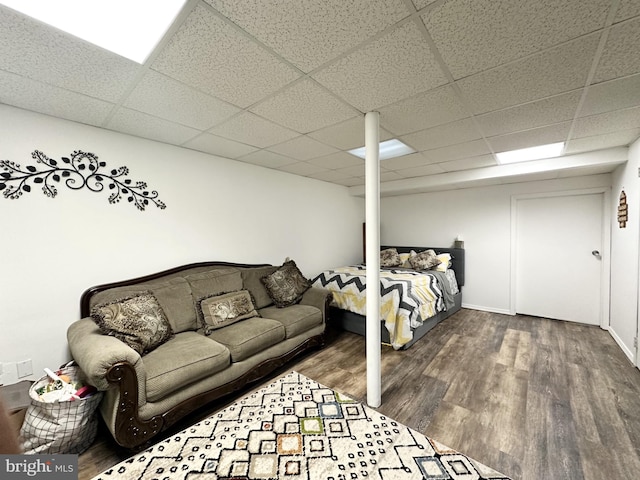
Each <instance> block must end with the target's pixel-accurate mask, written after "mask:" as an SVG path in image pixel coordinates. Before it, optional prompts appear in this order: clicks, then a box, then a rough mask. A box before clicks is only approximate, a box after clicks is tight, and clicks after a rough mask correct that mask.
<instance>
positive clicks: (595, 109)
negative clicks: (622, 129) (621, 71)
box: [580, 74, 640, 117]
mask: <svg viewBox="0 0 640 480" xmlns="http://www.w3.org/2000/svg"><path fill="white" fill-rule="evenodd" d="M636 105H640V74H639V75H632V76H630V77H626V78H621V79H618V80H611V81H609V82H604V83H599V84H597V85H592V86H590V87H589V89H588V90H587V96H586V98H585V101H584V103H583V104H582V108H581V109H580V116H581V117H586V116H588V115H594V114H597V113H605V112H608V111H612V110H619V109H623V108H627V107H634V106H636Z"/></svg>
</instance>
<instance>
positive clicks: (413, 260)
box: [409, 250, 440, 270]
mask: <svg viewBox="0 0 640 480" xmlns="http://www.w3.org/2000/svg"><path fill="white" fill-rule="evenodd" d="M409 263H410V264H411V267H412V268H413V269H414V270H430V269H432V268H433V267H435V266H437V265H440V260H439V259H438V257H437V256H436V252H435V251H433V250H425V251H423V252H420V253H418V254H416V255H413V256H412V257H409Z"/></svg>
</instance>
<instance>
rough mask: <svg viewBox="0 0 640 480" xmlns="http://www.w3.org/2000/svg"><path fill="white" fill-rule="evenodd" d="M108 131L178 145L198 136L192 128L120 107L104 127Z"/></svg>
mask: <svg viewBox="0 0 640 480" xmlns="http://www.w3.org/2000/svg"><path fill="white" fill-rule="evenodd" d="M106 128H108V129H110V130H116V131H118V132H122V133H126V134H129V135H135V136H137V137H142V138H150V139H152V140H157V141H159V142H164V143H171V144H173V145H180V144H182V143H184V142H186V141H187V140H189V139H191V138H193V137H194V136H196V135H198V134H199V133H200V132H199V131H198V130H195V129H193V128H189V127H185V126H184V125H179V124H177V123H172V122H169V121H167V120H164V119H162V118H157V117H152V116H151V115H147V114H146V113H140V112H136V111H135V110H129V109H128V108H123V107H120V108H118V110H117V111H116V113H115V114H114V115H113V117H112V118H111V120H109V122H108V123H107V125H106Z"/></svg>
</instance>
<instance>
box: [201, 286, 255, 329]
mask: <svg viewBox="0 0 640 480" xmlns="http://www.w3.org/2000/svg"><path fill="white" fill-rule="evenodd" d="M197 310H198V316H199V317H200V321H201V323H202V328H203V329H204V333H205V335H209V334H210V333H211V332H212V331H213V330H216V329H218V328H222V327H226V326H227V325H231V324H232V323H236V322H239V321H240V320H245V319H247V318H252V317H259V316H260V314H259V313H258V311H257V310H256V306H255V303H254V301H253V298H252V297H251V293H250V292H249V290H240V291H237V292H229V293H223V294H218V295H211V296H208V297H204V298H201V299H199V300H198V301H197Z"/></svg>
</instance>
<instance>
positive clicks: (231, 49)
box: [151, 4, 300, 108]
mask: <svg viewBox="0 0 640 480" xmlns="http://www.w3.org/2000/svg"><path fill="white" fill-rule="evenodd" d="M151 68H153V69H154V70H157V71H159V72H162V73H164V74H165V75H167V76H169V77H172V78H175V79H176V80H180V81H181V82H183V83H186V84H187V85H190V86H192V87H195V88H197V89H199V90H201V91H203V92H205V93H207V94H209V95H211V96H214V97H217V98H220V99H222V100H225V101H227V102H229V103H232V104H234V105H238V106H240V107H243V108H244V107H247V106H249V105H251V104H252V103H254V102H256V101H258V100H260V99H262V98H265V97H266V96H268V95H270V94H272V93H274V92H275V91H277V90H279V89H280V88H282V87H283V86H284V85H286V84H287V83H289V82H291V81H293V80H295V79H296V78H298V77H299V76H300V74H299V72H297V71H296V70H294V69H293V68H292V67H290V66H288V65H287V64H285V63H283V62H282V61H280V60H279V59H278V58H277V57H276V56H275V55H273V54H272V53H270V52H268V51H267V50H265V49H264V48H263V47H261V46H260V45H258V44H257V43H256V42H254V41H253V40H251V39H249V38H248V37H247V36H245V35H244V34H242V33H241V32H239V31H238V29H237V28H235V27H233V26H231V25H229V24H228V23H227V22H225V21H224V20H222V19H221V18H219V17H218V16H216V15H215V14H214V13H213V12H212V11H211V10H210V8H209V7H207V6H204V5H202V4H199V5H198V6H196V8H195V9H194V10H193V12H191V14H190V15H189V17H188V18H187V19H186V21H185V22H184V23H183V24H182V26H181V27H180V29H179V30H178V31H177V32H176V34H175V35H174V36H173V38H171V40H170V41H169V43H168V44H167V46H166V47H165V48H164V50H163V51H162V52H161V53H160V54H159V55H158V57H157V58H156V60H155V61H154V62H153V64H152V66H151Z"/></svg>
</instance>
